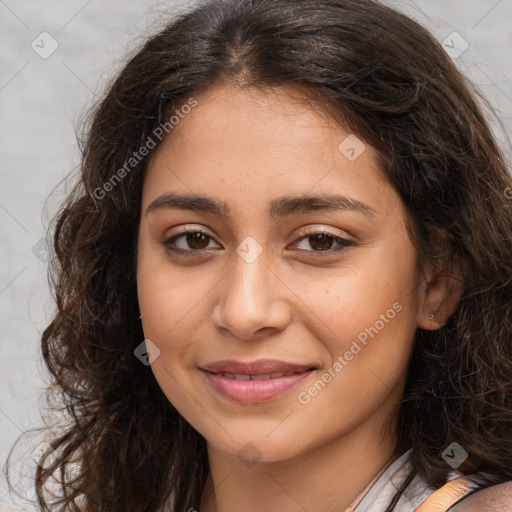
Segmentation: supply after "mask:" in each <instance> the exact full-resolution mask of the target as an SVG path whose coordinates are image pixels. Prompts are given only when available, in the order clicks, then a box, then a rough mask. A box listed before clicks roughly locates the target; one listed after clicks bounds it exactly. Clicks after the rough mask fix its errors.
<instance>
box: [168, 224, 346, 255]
mask: <svg viewBox="0 0 512 512" xmlns="http://www.w3.org/2000/svg"><path fill="white" fill-rule="evenodd" d="M194 233H201V234H203V235H205V236H206V237H208V238H210V239H211V240H213V237H211V236H210V235H209V234H208V233H207V232H206V231H203V230H202V229H193V230H188V231H182V232H181V233H177V234H176V235H172V236H171V237H169V238H167V239H166V240H164V241H163V242H162V245H163V246H164V247H165V248H166V250H167V251H169V252H171V253H175V254H180V255H184V256H192V257H194V256H198V255H202V254H200V253H201V252H202V251H208V249H198V250H194V249H189V250H185V249H179V248H176V247H174V248H173V247H172V246H171V245H172V244H174V242H175V241H176V240H178V239H179V238H181V237H183V236H186V235H188V234H194ZM315 235H324V236H326V237H328V238H332V239H333V240H334V241H335V242H338V243H339V244H340V246H339V247H337V248H335V249H333V248H331V249H326V250H319V251H315V250H312V251H305V250H304V249H300V250H301V251H305V252H311V253H316V254H318V256H320V257H322V256H331V255H333V254H338V253H340V252H342V251H344V250H345V249H346V248H347V247H350V246H351V245H353V242H352V241H350V240H347V239H345V238H341V237H339V236H335V235H333V234H332V233H329V232H328V231H325V230H318V231H303V232H302V233H301V236H299V238H297V239H296V240H295V242H293V243H294V244H296V243H298V242H301V241H302V240H304V239H307V238H310V237H313V236H315ZM194 253H195V254H194ZM198 253H199V254H198Z"/></svg>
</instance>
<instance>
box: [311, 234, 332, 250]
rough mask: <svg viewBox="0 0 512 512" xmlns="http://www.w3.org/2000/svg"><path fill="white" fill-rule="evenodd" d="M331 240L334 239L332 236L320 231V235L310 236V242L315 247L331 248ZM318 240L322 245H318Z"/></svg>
mask: <svg viewBox="0 0 512 512" xmlns="http://www.w3.org/2000/svg"><path fill="white" fill-rule="evenodd" d="M311 239H312V241H311ZM329 241H332V237H331V236H329V235H324V234H322V233H319V234H318V235H313V236H311V237H310V242H309V244H310V245H311V247H312V248H313V249H329V248H330V245H331V244H330V242H329ZM317 242H319V243H320V246H318V245H317ZM322 242H323V243H322Z"/></svg>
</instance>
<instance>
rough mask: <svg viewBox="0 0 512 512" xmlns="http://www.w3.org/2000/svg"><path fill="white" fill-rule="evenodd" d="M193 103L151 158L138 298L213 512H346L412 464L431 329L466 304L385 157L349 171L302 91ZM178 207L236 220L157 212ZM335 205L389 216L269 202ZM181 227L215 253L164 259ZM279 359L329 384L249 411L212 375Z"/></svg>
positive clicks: (369, 155)
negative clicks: (405, 429) (291, 208)
mask: <svg viewBox="0 0 512 512" xmlns="http://www.w3.org/2000/svg"><path fill="white" fill-rule="evenodd" d="M195 98H196V100H197V106H196V107H195V108H194V109H192V110H191V112H190V113H189V114H187V115H186V116H185V117H184V118H183V119H182V120H180V122H179V124H178V125H177V126H175V127H174V129H173V130H172V132H170V134H169V135H168V136H167V137H166V138H165V139H164V140H163V142H162V144H161V145H160V146H159V147H158V148H157V149H156V150H155V152H154V153H153V154H152V155H151V161H150V164H149V167H148V169H147V174H146V176H145V180H144V186H143V195H142V210H141V219H140V225H139V239H138V248H137V286H138V297H139V306H140V311H141V315H142V322H143V328H144V334H145V337H146V338H148V339H150V340H151V341H152V342H153V343H154V345H155V346H157V347H158V350H159V351H160V353H159V355H158V357H156V358H155V359H154V361H153V362H152V364H151V368H152V371H153V372H154V375H155V377H156V379H157V381H158V383H159V385H160V386H161V388H162V390H163V392H164V393H165V395H166V396H167V397H168V399H169V401H170V402H171V403H172V404H173V405H174V406H175V407H176V408H177V410H178V411H179V412H180V413H181V414H182V416H183V417H184V418H185V419H186V420H187V421H188V422H189V423H190V424H191V425H192V426H193V427H194V428H195V429H196V430H197V431H198V432H199V433H200V434H201V435H202V436H204V438H205V439H206V441H207V447H208V457H209V463H210V474H209V477H208V482H207V485H206V488H205V491H204V493H203V496H202V503H201V512H212V511H218V512H232V511H233V512H234V511H238V510H244V511H246V512H253V511H254V512H256V511H261V510H269V511H273V510H275V511H277V510H279V511H280V512H296V511H297V510H315V511H318V512H322V511H332V510H343V509H344V508H346V507H348V506H349V504H350V503H351V502H353V500H355V499H356V497H357V496H358V495H359V494H360V493H361V491H363V490H364V488H365V487H366V486H367V484H368V483H369V482H370V481H371V480H372V478H373V477H374V476H375V475H377V474H378V472H379V471H380V470H381V468H383V467H384V466H385V465H386V464H387V463H390V462H391V461H392V460H394V459H395V458H396V457H398V456H399V455H401V454H400V453H396V452H395V446H396V435H395V433H394V425H395V420H396V416H397V412H398V407H397V404H398V402H399V401H400V398H401V396H402V393H403V388H404V384H405V372H406V369H407V365H408V360H409V357H410V353H411V349H412V342H413V337H414V333H415V330H416V329H417V328H418V327H422V328H424V329H437V328H439V327H440V325H441V323H442V320H440V319H442V318H445V317H446V316H448V315H449V314H450V313H451V312H453V310H454V308H455V306H456V303H457V301H458V299H459V298H460V294H461V290H459V289H457V288H456V287H454V286H455V285H454V284H453V283H451V282H448V281H446V280H445V279H444V278H442V277H441V276H439V275H438V274H436V272H437V271H436V268H434V267H428V268H425V269H423V270H422V269H419V268H418V266H417V263H416V257H417V254H416V250H415V249H414V247H413V245H412V242H411V240H410V238H409V235H408V232H407V229H406V224H405V222H406V219H407V214H406V212H405V210H404V207H403V205H402V203H401V201H400V199H399V197H398V195H397V193H396V192H395V191H394V189H393V188H392V187H391V186H390V185H389V184H388V183H387V182H386V181H385V180H384V179H383V177H382V173H381V171H380V169H379V168H378V166H377V159H376V153H375V151H374V150H373V148H372V147H370V146H369V145H368V144H366V147H365V150H364V151H363V152H362V153H361V154H360V156H359V157H358V158H357V159H355V160H354V161H349V160H348V159H347V158H346V157H345V155H344V154H342V153H341V152H340V150H339V149H338V146H339V144H340V143H341V142H342V141H343V140H344V139H345V138H346V137H347V135H349V132H347V131H344V130H343V129H342V128H340V127H339V126H338V125H336V124H335V123H334V122H332V121H331V120H330V119H329V118H328V117H327V116H326V115H325V114H324V113H323V111H321V110H320V109H318V108H314V107H313V106H311V105H308V104H306V103H305V102H303V101H300V100H299V98H298V97H297V95H296V94H295V93H294V91H293V90H291V89H287V88H281V89H268V90H265V91H262V90H256V89H244V90H241V89H236V88H231V87H228V86H218V87H215V88H213V89H210V90H208V91H206V92H204V93H202V94H200V95H196V96H195ZM166 192H175V193H192V192H193V193H198V194H204V195H207V196H209V197H212V198H215V199H216V200H217V201H219V202H225V203H226V204H227V205H228V206H229V208H230V212H231V214H230V216H229V218H221V217H219V216H217V215H214V214H212V213H206V212H196V211H191V210H185V209H179V208H162V209H159V210H154V211H153V212H151V213H148V214H146V208H147V206H148V205H149V204H150V203H151V202H152V201H153V200H154V199H155V198H157V197H158V196H159V195H161V194H163V193H166ZM333 192H336V193H338V194H343V195H345V196H348V197H350V198H353V199H357V200H358V201H361V202H363V203H365V204H367V205H369V206H370V207H371V208H372V209H373V215H365V214H363V213H361V212H358V211H348V210H333V211H312V212H311V211H310V212H294V213H293V214H291V215H289V216H287V217H285V218H279V219H277V218H273V217H271V216H270V214H269V201H270V200H271V199H275V198H278V197H280V196H290V195H292V196H300V195H304V194H309V195H320V194H324V193H333ZM179 226H180V227H181V228H186V229H190V230H191V231H194V230H197V228H202V229H203V230H206V231H207V233H208V235H209V236H210V237H211V238H210V239H206V242H204V243H203V245H194V246H191V245H189V244H187V239H186V237H181V238H180V239H178V240H177V241H176V242H175V244H176V245H177V246H178V247H180V248H182V249H184V250H186V249H188V250H189V251H191V252H192V251H194V250H195V251H196V253H199V254H201V255H200V256H193V255H192V256H182V255H176V254H173V253H172V252H170V251H168V250H167V249H166V247H165V246H164V245H163V242H164V241H165V240H166V239H167V238H168V237H170V236H171V235H173V234H178V233H179V232H180V229H181V228H179ZM304 227H307V228H308V229H310V230H311V231H319V230H321V229H324V230H326V231H328V232H329V234H330V235H331V236H332V237H341V238H345V239H347V240H349V241H351V242H352V245H350V246H347V247H345V248H344V250H343V251H341V252H339V253H337V254H331V255H329V256H324V257H322V253H321V249H322V247H320V248H319V244H318V243H317V244H316V245H315V243H314V240H312V239H311V237H310V238H307V237H306V238H304V234H303V233H301V232H300V229H301V228H304ZM249 236H250V237H253V238H254V239H255V240H256V241H257V242H258V244H259V245H260V246H261V247H262V248H263V252H262V253H261V254H260V255H259V257H257V258H256V259H255V261H253V262H252V263H248V262H247V261H245V260H244V259H243V258H242V257H240V256H239V254H238V253H237V251H236V248H237V247H238V246H239V245H240V244H241V243H242V242H243V241H244V239H245V238H246V237H249ZM208 240H209V242H208ZM198 247H199V249H198ZM202 247H206V248H202ZM324 247H325V246H324ZM326 247H327V250H329V249H330V251H331V252H333V250H334V249H336V248H338V247H339V243H338V242H337V241H336V239H335V238H331V239H329V238H327V244H326ZM325 251H326V249H324V252H325ZM427 286H428V289H429V291H428V293H426V290H427ZM394 303H399V304H400V305H401V306H402V308H401V310H400V312H399V313H396V316H394V318H393V319H391V320H389V321H388V322H387V323H385V326H384V327H383V328H382V329H380V330H379V332H378V334H377V335H375V337H374V338H369V339H368V342H367V345H366V346H363V345H362V347H363V348H362V350H360V351H359V352H358V353H357V354H356V355H354V357H353V359H352V360H350V361H349V362H348V364H347V365H346V366H344V368H343V370H342V371H340V372H339V373H337V374H336V377H335V378H333V379H332V380H331V381H330V382H329V383H328V384H327V385H326V386H325V387H324V388H323V389H322V390H321V391H320V392H319V393H318V394H317V395H316V396H314V397H313V398H312V399H311V400H310V401H309V403H307V404H303V403H300V402H299V400H298V398H297V396H298V393H299V392H301V391H304V390H306V391H307V390H308V388H309V387H311V385H312V384H313V383H314V382H315V381H317V380H318V379H319V378H321V376H322V374H323V373H325V372H326V371H327V370H328V369H329V368H332V367H333V364H334V363H335V361H336V360H337V358H338V356H340V355H341V356H343V354H345V352H346V351H347V350H349V348H350V346H351V343H352V341H353V340H355V339H356V337H357V335H358V334H360V333H361V332H362V331H364V330H365V328H369V327H370V326H374V325H375V323H376V321H377V320H379V318H381V317H380V315H382V314H385V313H386V311H387V310H389V309H390V308H392V305H393V304H394ZM432 313H433V314H435V316H436V317H435V319H433V320H432V319H430V316H431V314H432ZM267 358H269V359H278V360H283V361H288V362H293V363H300V364H309V365H311V366H316V367H317V368H318V369H317V370H316V371H315V372H314V373H313V374H312V375H311V376H309V377H308V378H307V379H306V380H304V381H302V382H301V383H300V384H299V385H298V387H297V388H296V389H293V390H292V391H289V392H287V393H285V394H283V395H281V396H279V397H277V398H275V399H273V400H270V401H266V402H261V403H255V404H245V403H242V404H241V403H236V402H233V401H231V400H229V399H226V398H224V397H222V396H220V395H219V394H217V393H216V392H215V391H214V390H213V389H212V387H211V386H210V384H209V382H208V381H207V379H205V377H204V375H203V373H202V372H201V371H200V370H199V368H198V367H199V366H202V365H204V364H207V363H211V362H213V361H217V360H220V359H239V360H243V361H254V360H257V359H267ZM247 443H251V444H250V445H248V446H250V447H252V448H251V449H252V450H253V451H255V450H256V449H257V451H258V452H257V453H258V455H257V457H256V456H255V457H256V459H257V460H255V463H254V464H253V465H249V464H247V463H244V462H245V461H243V460H241V459H240V458H239V457H238V456H237V454H239V452H240V450H242V449H243V448H244V446H245V449H246V450H247ZM254 447H255V448H254ZM333 475H336V476H335V477H333Z"/></svg>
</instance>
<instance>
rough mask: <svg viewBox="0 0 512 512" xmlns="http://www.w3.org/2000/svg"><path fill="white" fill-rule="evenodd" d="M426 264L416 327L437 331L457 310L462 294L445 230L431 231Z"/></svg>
mask: <svg viewBox="0 0 512 512" xmlns="http://www.w3.org/2000/svg"><path fill="white" fill-rule="evenodd" d="M429 252H430V254H431V255H432V257H431V258H429V261H428V263H427V265H426V268H424V282H423V285H422V286H421V287H420V294H422V297H420V301H419V312H418V327H421V328H422V329H427V330H431V331H433V330H436V329H440V328H441V327H442V326H443V325H444V324H445V323H446V322H447V320H448V318H449V317H450V316H451V315H452V314H453V312H454V311H455V310H456V309H457V305H458V304H459V301H460V299H461V297H462V294H463V293H464V285H463V280H462V273H461V271H460V267H459V265H458V262H457V261H456V260H454V257H453V251H451V250H450V245H449V243H448V234H447V232H446V230H438V229H437V230H434V232H433V233H432V243H431V248H430V251H429Z"/></svg>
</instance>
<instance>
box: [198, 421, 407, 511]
mask: <svg viewBox="0 0 512 512" xmlns="http://www.w3.org/2000/svg"><path fill="white" fill-rule="evenodd" d="M381 425H382V424H380V425H378V422H377V423H376V422H375V421H370V420H368V421H367V422H365V424H363V425H360V426H359V427H358V428H357V429H354V430H352V431H351V432H349V433H347V434H345V435H344V436H341V437H339V438H336V439H333V440H331V441H330V442H328V443H325V444H323V445H322V446H320V447H318V448H315V449H312V450H310V451H308V452H306V453H302V454H300V455H297V456H295V457H293V458H292V459H287V460H283V461H278V462H258V463H257V464H255V465H254V466H251V467H247V466H244V465H243V464H241V463H240V461H239V460H237V459H235V458H232V457H227V456H226V455H225V454H224V453H223V452H221V451H219V450H216V449H215V448H214V447H213V446H211V445H210V444H208V459H209V464H210V473H209V475H208V479H207V483H206V486H205V489H204V493H203V496H202V500H201V508H200V512H235V511H239V510H244V512H259V511H261V510H268V511H273V510H279V512H297V510H315V511H316V512H324V511H325V512H327V511H333V510H334V511H345V510H346V509H348V511H350V510H353V509H354V508H355V506H357V503H358V502H359V501H360V500H361V499H362V498H363V496H364V494H365V493H366V491H367V490H368V489H369V487H370V486H371V484H373V483H374V482H375V481H376V480H377V479H378V477H379V476H380V475H381V474H382V472H383V471H384V470H385V469H386V468H387V467H388V466H389V464H391V463H392V462H393V461H394V460H396V459H397V458H398V457H399V456H400V454H399V453H397V452H396V449H395V447H396V438H392V437H390V438H388V439H386V440H384V441H383V439H382V434H381V432H382V430H381ZM377 427H379V428H377ZM391 431H394V430H391Z"/></svg>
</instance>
